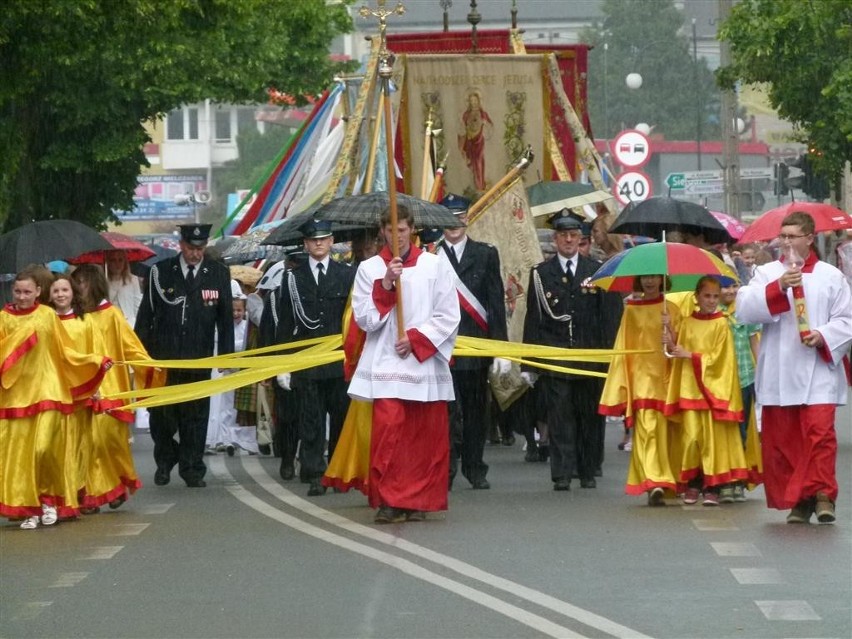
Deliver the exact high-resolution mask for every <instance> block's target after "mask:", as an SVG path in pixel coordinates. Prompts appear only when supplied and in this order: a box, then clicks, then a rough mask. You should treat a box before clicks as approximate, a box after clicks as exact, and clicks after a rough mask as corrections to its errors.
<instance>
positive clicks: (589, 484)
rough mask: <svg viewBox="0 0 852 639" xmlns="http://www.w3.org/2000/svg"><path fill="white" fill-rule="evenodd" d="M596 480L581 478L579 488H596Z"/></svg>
mask: <svg viewBox="0 0 852 639" xmlns="http://www.w3.org/2000/svg"><path fill="white" fill-rule="evenodd" d="M597 487H598V482H596V481H595V480H594V478H592V479H581V480H580V488H597Z"/></svg>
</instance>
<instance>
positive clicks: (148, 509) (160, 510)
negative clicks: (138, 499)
mask: <svg viewBox="0 0 852 639" xmlns="http://www.w3.org/2000/svg"><path fill="white" fill-rule="evenodd" d="M172 506H174V504H173V503H172V504H148V505H147V506H142V507H141V508H139V514H140V515H164V514H165V513H167V512H168V511H169V509H171V507H172Z"/></svg>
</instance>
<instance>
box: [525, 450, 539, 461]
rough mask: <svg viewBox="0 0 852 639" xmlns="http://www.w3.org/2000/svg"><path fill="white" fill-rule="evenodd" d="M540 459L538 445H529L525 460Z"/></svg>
mask: <svg viewBox="0 0 852 639" xmlns="http://www.w3.org/2000/svg"><path fill="white" fill-rule="evenodd" d="M538 460H539V454H538V446H527V452H526V453H524V461H525V462H537V461H538Z"/></svg>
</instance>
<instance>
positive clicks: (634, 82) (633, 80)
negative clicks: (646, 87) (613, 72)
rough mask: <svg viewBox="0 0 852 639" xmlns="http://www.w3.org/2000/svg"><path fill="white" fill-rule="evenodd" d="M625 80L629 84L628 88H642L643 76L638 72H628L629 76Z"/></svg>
mask: <svg viewBox="0 0 852 639" xmlns="http://www.w3.org/2000/svg"><path fill="white" fill-rule="evenodd" d="M624 82H625V84H627V88H628V89H640V88H642V76H641V75H640V74H638V73H628V74H627V77H626V78H624Z"/></svg>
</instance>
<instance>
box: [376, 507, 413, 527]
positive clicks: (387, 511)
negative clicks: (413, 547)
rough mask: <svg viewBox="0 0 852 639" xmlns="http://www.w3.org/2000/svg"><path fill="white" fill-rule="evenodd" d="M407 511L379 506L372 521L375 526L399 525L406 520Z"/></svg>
mask: <svg viewBox="0 0 852 639" xmlns="http://www.w3.org/2000/svg"><path fill="white" fill-rule="evenodd" d="M408 512H409V511H407V510H403V509H402V508H392V507H391V506H380V507H379V509H378V510H377V511H376V516H375V518H374V519H373V521H374V522H376V523H377V524H401V523H402V522H404V521H407V519H408Z"/></svg>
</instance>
